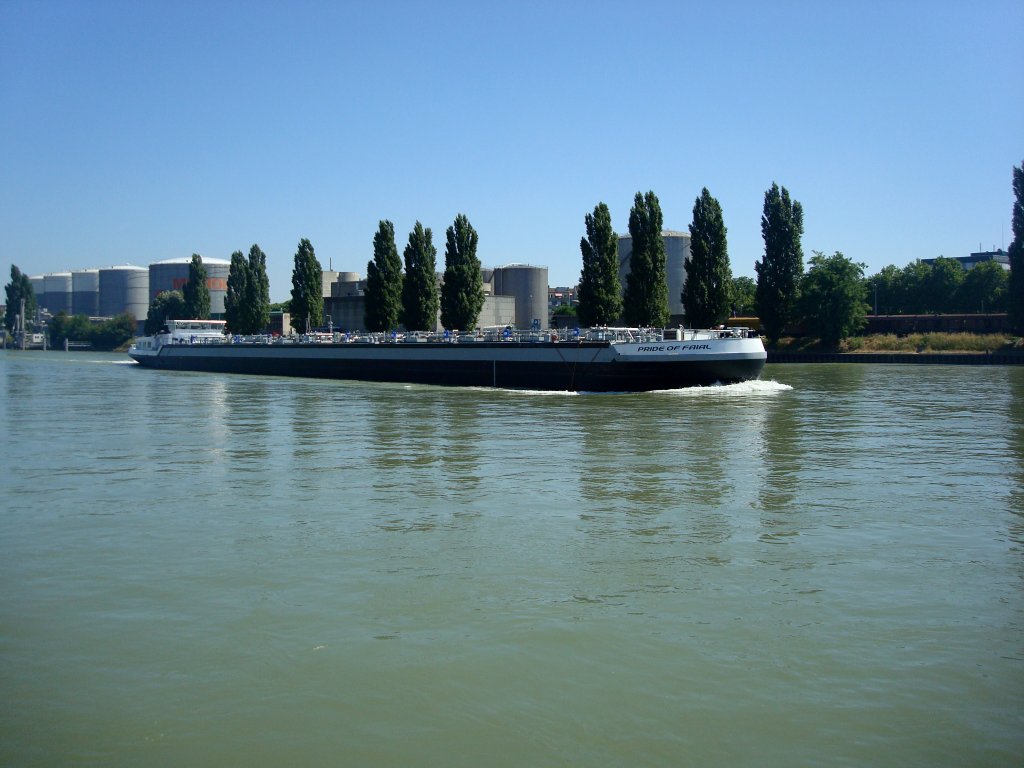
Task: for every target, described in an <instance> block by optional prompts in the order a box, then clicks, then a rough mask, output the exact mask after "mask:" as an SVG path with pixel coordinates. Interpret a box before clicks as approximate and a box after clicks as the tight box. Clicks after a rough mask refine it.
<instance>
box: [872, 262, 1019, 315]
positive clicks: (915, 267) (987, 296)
mask: <svg viewBox="0 0 1024 768" xmlns="http://www.w3.org/2000/svg"><path fill="white" fill-rule="evenodd" d="M1010 274H1011V273H1009V272H1007V271H1006V270H1005V269H1003V267H1002V266H1001V265H999V264H997V263H996V262H994V261H985V262H982V263H980V264H977V265H976V266H974V267H972V268H971V269H964V267H963V265H962V264H961V263H960V262H959V261H957V260H956V259H948V258H944V257H941V256H940V257H939V258H937V259H936V260H935V261H934V262H933V263H931V264H926V263H925V262H923V261H914V262H911V263H910V264H907V265H906V266H905V267H903V268H902V269H901V268H900V267H896V266H894V265H889V266H887V267H883V268H882V269H881V270H880V271H879V272H878V274H876V275H873V276H871V277H868V278H865V289H866V291H867V292H868V293H869V300H870V302H871V304H872V310H874V308H875V303H876V302H877V308H878V314H881V315H919V314H927V313H937V314H956V313H983V312H1006V311H1007V308H1008V304H1009V297H1010Z"/></svg>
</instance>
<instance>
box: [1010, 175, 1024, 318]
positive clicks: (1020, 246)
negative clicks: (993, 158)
mask: <svg viewBox="0 0 1024 768" xmlns="http://www.w3.org/2000/svg"><path fill="white" fill-rule="evenodd" d="M1011 224H1012V227H1013V241H1012V242H1011V243H1010V248H1009V256H1010V283H1009V286H1008V296H1007V310H1008V311H1009V315H1010V327H1011V328H1013V329H1014V331H1016V332H1017V333H1018V334H1020V335H1022V336H1024V163H1021V167H1020V168H1018V167H1017V166H1014V167H1013V220H1012V222H1011Z"/></svg>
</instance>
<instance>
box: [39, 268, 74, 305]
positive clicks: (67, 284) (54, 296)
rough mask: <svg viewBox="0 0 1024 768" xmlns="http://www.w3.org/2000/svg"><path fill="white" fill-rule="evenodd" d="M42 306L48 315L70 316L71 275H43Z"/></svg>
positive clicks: (54, 273) (57, 273)
mask: <svg viewBox="0 0 1024 768" xmlns="http://www.w3.org/2000/svg"><path fill="white" fill-rule="evenodd" d="M43 306H44V307H45V308H46V309H48V310H50V314H53V315H56V314H58V313H60V312H64V313H65V314H68V315H70V314H71V273H70V272H52V273H50V274H49V275H43Z"/></svg>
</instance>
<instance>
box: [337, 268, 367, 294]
mask: <svg viewBox="0 0 1024 768" xmlns="http://www.w3.org/2000/svg"><path fill="white" fill-rule="evenodd" d="M360 279H361V278H360V277H359V273H358V272H339V273H338V276H337V277H336V278H335V279H334V282H333V283H331V296H332V297H335V298H337V297H339V296H354V295H356V294H357V293H359V281H360Z"/></svg>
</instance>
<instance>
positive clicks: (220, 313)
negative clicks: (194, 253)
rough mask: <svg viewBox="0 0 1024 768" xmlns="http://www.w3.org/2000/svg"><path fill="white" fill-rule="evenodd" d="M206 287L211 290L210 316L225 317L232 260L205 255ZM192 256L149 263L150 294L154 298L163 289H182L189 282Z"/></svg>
mask: <svg viewBox="0 0 1024 768" xmlns="http://www.w3.org/2000/svg"><path fill="white" fill-rule="evenodd" d="M202 259H203V267H204V268H205V269H206V287H207V288H208V289H209V291H210V316H211V317H213V318H223V317H224V297H225V296H226V295H227V292H228V272H230V270H231V262H230V261H226V260H225V259H211V258H207V257H205V256H203V257H202ZM191 263H192V257H191V256H188V257H185V258H179V259H165V260H164V261H157V262H155V263H153V264H150V265H149V296H150V299H153V298H155V297H156V296H157V294H159V293H162V292H163V291H180V290H181V289H182V288H184V287H185V284H186V283H187V282H188V270H189V265H190V264H191Z"/></svg>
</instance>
